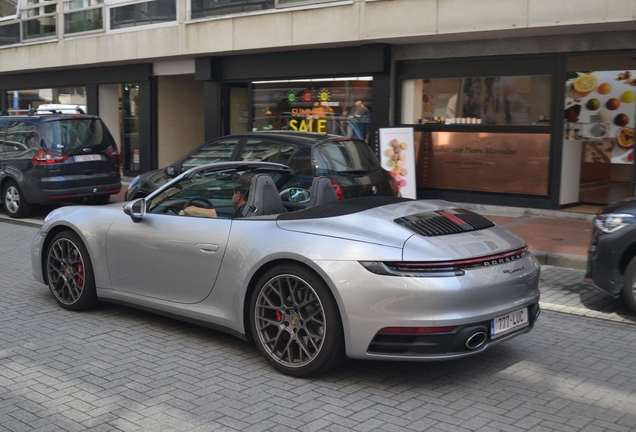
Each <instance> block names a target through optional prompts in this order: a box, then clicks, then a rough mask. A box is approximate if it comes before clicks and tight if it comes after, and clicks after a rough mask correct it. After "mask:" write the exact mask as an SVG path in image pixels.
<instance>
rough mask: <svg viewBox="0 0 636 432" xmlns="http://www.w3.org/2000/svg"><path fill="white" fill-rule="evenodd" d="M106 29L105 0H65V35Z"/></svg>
mask: <svg viewBox="0 0 636 432" xmlns="http://www.w3.org/2000/svg"><path fill="white" fill-rule="evenodd" d="M100 30H104V0H64V35H69V34H76V33H85V32H91V31H100Z"/></svg>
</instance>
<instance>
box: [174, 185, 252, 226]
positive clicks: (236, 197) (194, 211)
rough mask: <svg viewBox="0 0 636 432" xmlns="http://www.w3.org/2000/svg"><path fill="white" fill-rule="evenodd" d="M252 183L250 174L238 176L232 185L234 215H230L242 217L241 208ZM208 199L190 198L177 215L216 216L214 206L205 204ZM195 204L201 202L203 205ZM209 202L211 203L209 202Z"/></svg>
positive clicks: (245, 201)
mask: <svg viewBox="0 0 636 432" xmlns="http://www.w3.org/2000/svg"><path fill="white" fill-rule="evenodd" d="M251 183H252V176H243V177H240V178H239V179H238V180H237V181H236V183H235V184H234V187H233V189H232V207H234V209H235V211H234V215H233V216H232V217H234V218H239V217H243V210H244V209H245V204H246V203H247V197H248V195H249V191H250V185H251ZM208 202H209V201H207V200H206V201H205V202H204V201H202V200H199V201H197V200H196V199H194V200H192V203H191V205H188V206H186V207H185V208H184V209H183V210H181V211H180V212H179V215H182V216H183V215H185V216H195V217H210V218H212V217H217V214H216V209H215V208H214V207H209V205H208V204H207V203H208ZM197 204H203V205H205V207H203V206H201V205H197ZM210 204H211V203H210Z"/></svg>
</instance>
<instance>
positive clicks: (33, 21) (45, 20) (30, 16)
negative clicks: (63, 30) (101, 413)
mask: <svg viewBox="0 0 636 432" xmlns="http://www.w3.org/2000/svg"><path fill="white" fill-rule="evenodd" d="M20 15H21V17H22V38H23V40H28V39H35V38H43V37H55V36H57V1H56V0H26V1H25V2H24V3H23V6H22V10H21V12H20Z"/></svg>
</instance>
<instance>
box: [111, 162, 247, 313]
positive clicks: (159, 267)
mask: <svg viewBox="0 0 636 432" xmlns="http://www.w3.org/2000/svg"><path fill="white" fill-rule="evenodd" d="M235 177H236V175H235V174H233V173H223V172H222V173H214V172H203V173H201V175H197V176H194V177H191V178H190V177H188V178H184V179H182V180H181V181H179V182H177V183H173V184H172V185H171V186H170V187H168V188H166V189H163V190H162V191H160V192H159V193H158V194H156V195H154V196H153V197H151V198H150V199H148V200H147V212H146V213H145V215H144V216H143V218H142V219H141V221H139V222H137V223H135V222H133V220H132V219H131V218H130V217H128V216H127V215H124V214H122V216H121V217H119V218H117V219H116V220H115V222H114V223H113V224H112V225H111V227H110V228H109V230H108V235H107V239H106V248H107V257H108V258H107V259H108V267H109V269H110V274H111V283H112V287H113V288H114V289H116V290H120V291H123V292H126V293H130V294H135V295H140V296H145V297H151V298H153V299H159V300H165V301H171V302H177V303H197V302H200V301H202V300H203V299H205V298H206V297H207V296H208V294H209V293H210V291H211V290H212V288H213V286H214V282H215V280H216V277H217V275H218V272H219V268H220V266H221V263H222V261H223V255H224V253H225V249H226V245H227V241H228V236H229V232H230V226H231V223H232V221H231V217H232V215H233V211H234V209H233V207H232V202H231V200H232V185H233V183H234V181H235V180H236V178H235ZM207 201H209V202H211V203H212V204H213V205H214V206H215V207H216V210H217V213H216V217H191V216H185V215H180V213H181V210H182V209H183V208H184V206H186V204H188V203H193V205H197V204H198V203H202V202H203V203H204V202H207ZM199 205H203V204H199Z"/></svg>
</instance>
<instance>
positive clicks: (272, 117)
mask: <svg viewBox="0 0 636 432" xmlns="http://www.w3.org/2000/svg"><path fill="white" fill-rule="evenodd" d="M372 85H373V81H372V79H371V78H368V77H362V78H336V79H314V80H305V81H268V82H254V83H253V84H252V86H253V87H252V88H253V96H252V101H253V102H252V130H254V131H259V130H294V131H299V132H318V133H331V134H337V135H343V136H348V137H353V138H358V139H362V140H365V141H367V142H368V138H369V131H370V124H371V123H370V122H371V115H372V111H373V107H372V103H371V90H372Z"/></svg>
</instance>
